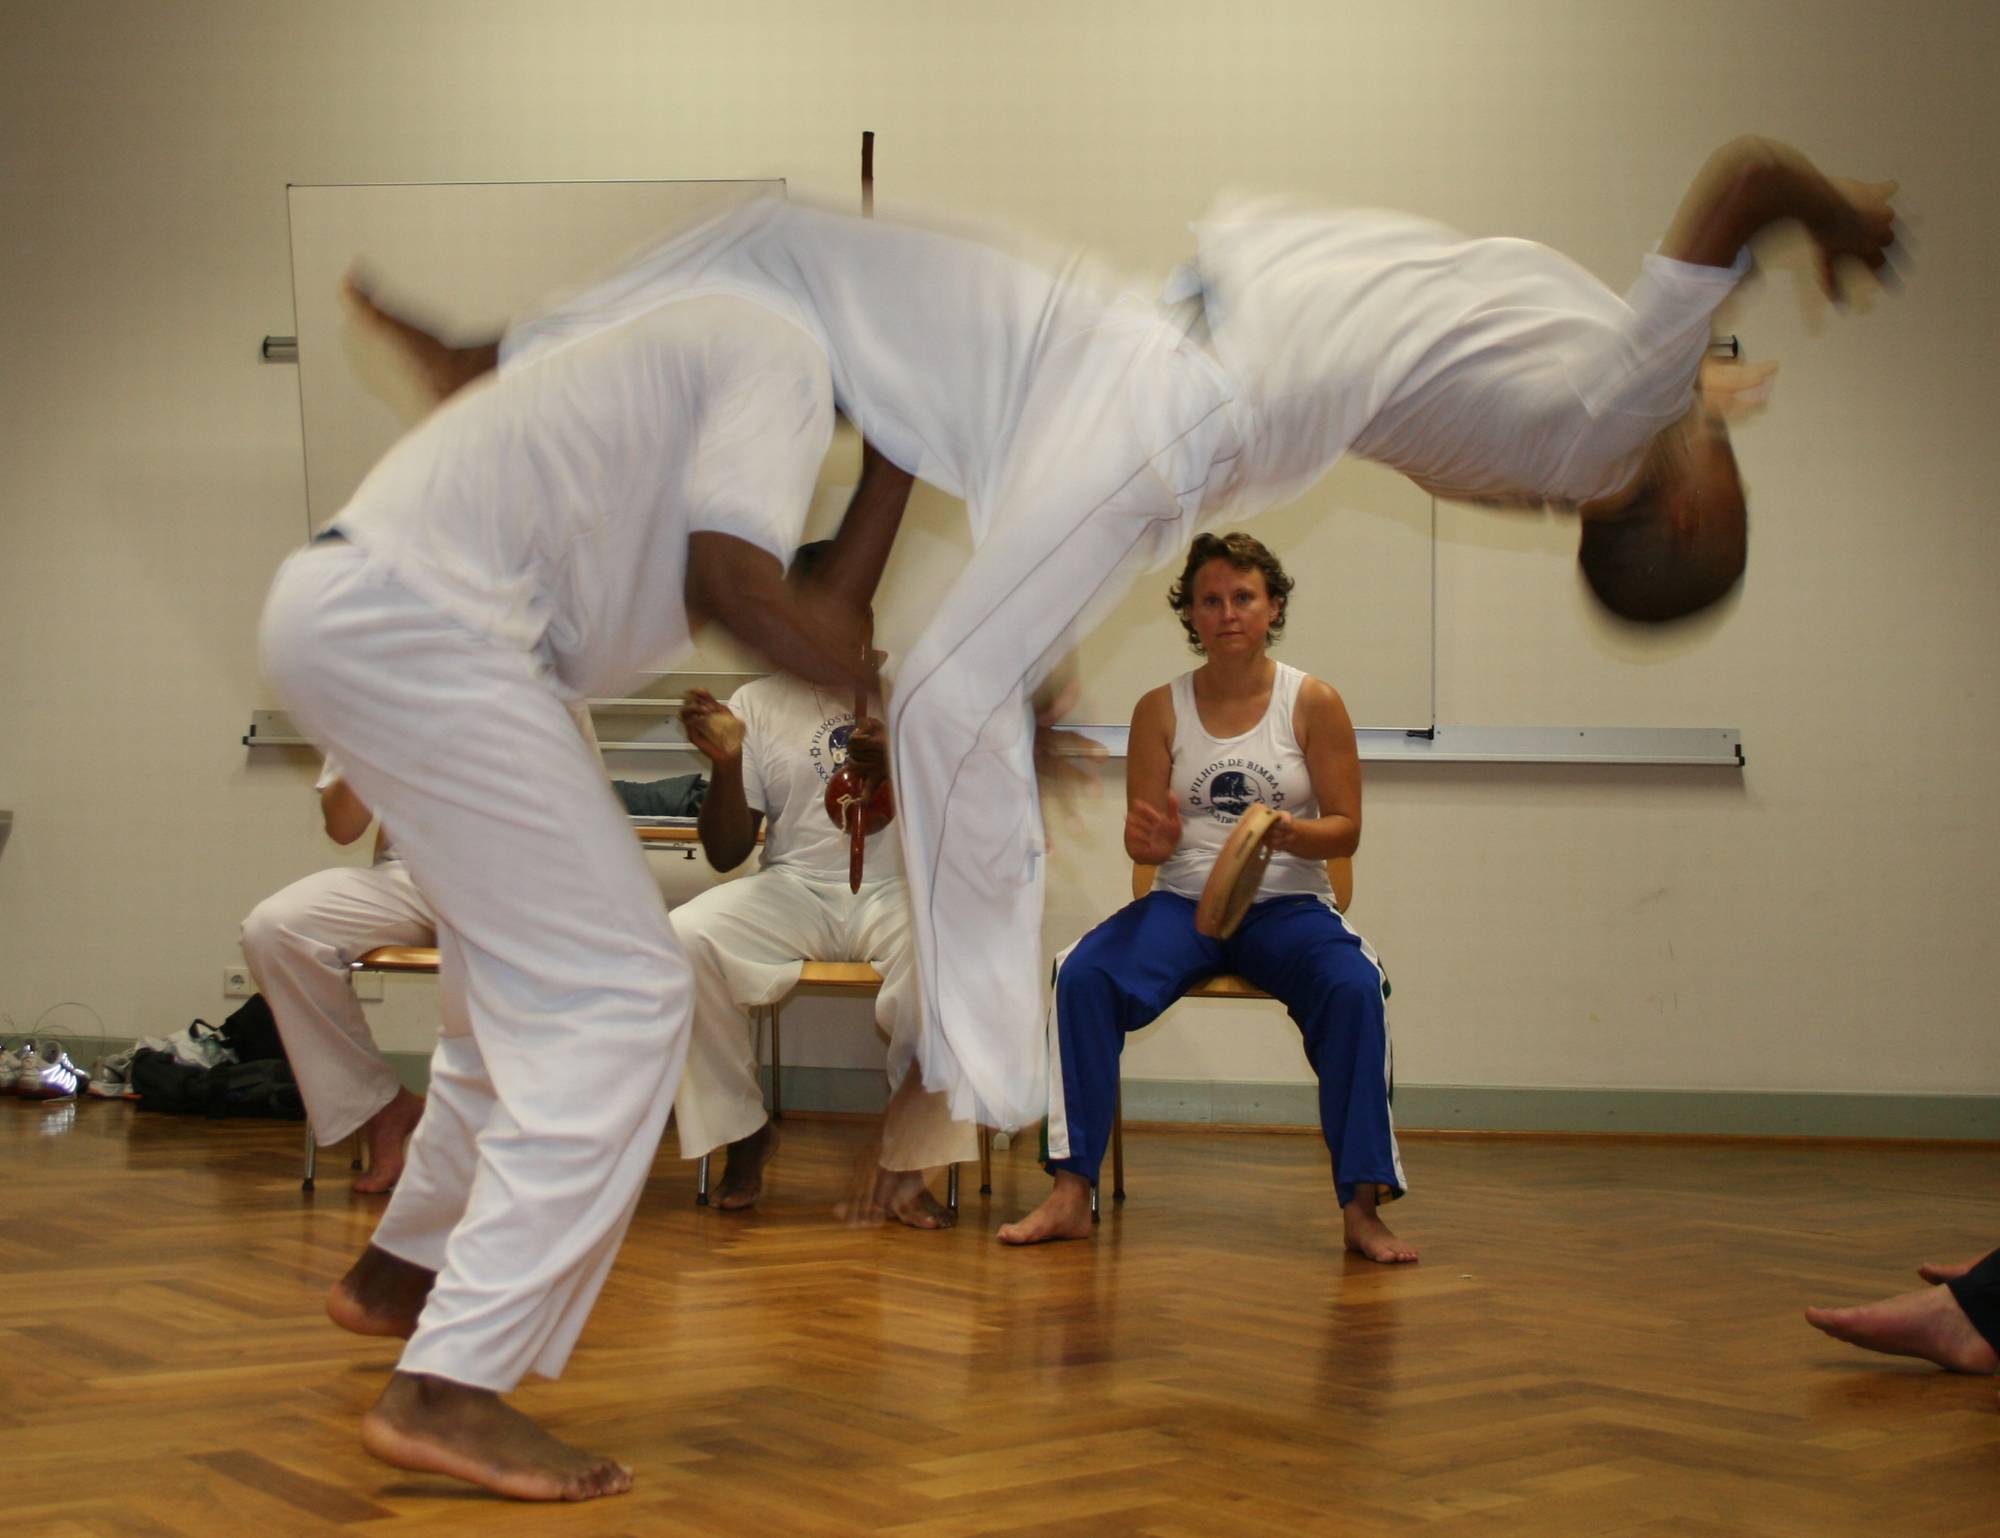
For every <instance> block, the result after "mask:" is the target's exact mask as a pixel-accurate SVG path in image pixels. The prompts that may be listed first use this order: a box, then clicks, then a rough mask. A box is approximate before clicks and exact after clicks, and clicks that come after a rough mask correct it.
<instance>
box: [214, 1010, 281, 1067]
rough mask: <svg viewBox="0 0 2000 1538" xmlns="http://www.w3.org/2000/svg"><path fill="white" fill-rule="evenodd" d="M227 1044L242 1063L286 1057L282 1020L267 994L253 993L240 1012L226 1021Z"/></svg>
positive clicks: (224, 1029)
mask: <svg viewBox="0 0 2000 1538" xmlns="http://www.w3.org/2000/svg"><path fill="white" fill-rule="evenodd" d="M222 1040H223V1044H224V1045H225V1046H227V1047H228V1048H229V1050H230V1051H232V1052H234V1053H235V1054H236V1061H237V1062H239V1063H264V1062H269V1061H271V1060H272V1059H274V1058H275V1059H277V1060H278V1061H279V1062H283V1061H285V1044H284V1042H283V1041H282V1040H281V1039H280V1038H279V1036H278V1022H277V1021H276V1020H275V1019H273V1018H272V1015H271V1006H270V1005H269V1004H267V1003H265V1002H264V995H263V994H261V993H253V994H251V995H250V997H249V998H247V999H245V1000H244V1001H243V1003H242V1004H241V1005H240V1006H238V1008H237V1010H236V1012H235V1013H234V1014H232V1015H231V1016H230V1017H229V1018H228V1019H227V1020H225V1021H223V1022H222Z"/></svg>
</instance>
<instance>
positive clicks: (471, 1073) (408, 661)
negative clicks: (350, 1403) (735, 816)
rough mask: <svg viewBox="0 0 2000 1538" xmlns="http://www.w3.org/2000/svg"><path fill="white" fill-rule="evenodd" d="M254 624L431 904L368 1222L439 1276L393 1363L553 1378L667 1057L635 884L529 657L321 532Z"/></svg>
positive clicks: (627, 1217) (678, 1015)
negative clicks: (430, 949)
mask: <svg viewBox="0 0 2000 1538" xmlns="http://www.w3.org/2000/svg"><path fill="white" fill-rule="evenodd" d="M261 639H262V646H263V654H264V666H265V670H266V673H267V676H268V677H269V678H270V679H271V681H272V683H273V684H274V685H276V686H277V688H278V689H279V691H280V692H281V694H282V695H283V697H284V699H285V702H286V704H287V706H288V707H289V708H290V710H291V711H292V713H293V715H294V717H295V718H296V719H297V720H298V721H299V723H300V724H301V725H302V726H303V727H304V728H305V729H306V732H307V734H308V735H309V736H311V737H312V738H313V740H314V741H315V742H317V743H319V744H320V745H321V746H322V747H323V748H325V749H326V750H328V751H330V752H332V753H333V754H335V755H336V756H337V757H338V758H339V759H340V761H341V763H342V765H343V767H344V768H345V769H346V771H347V777H348V780H349V782H350V783H351V784H352V785H353V787H354V789H355V792H356V793H357V794H358V795H359V796H360V797H361V799H362V800H363V801H364V802H366V803H367V804H368V805H369V806H371V807H373V808H374V809H375V810H376V811H377V813H379V814H380V815H381V817H382V819H383V821H384V822H386V823H387V824H388V825H389V826H391V827H393V828H394V829H395V830H396V838H397V847H398V848H399V849H400V850H401V852H402V854H403V858H404V859H405V860H406V861H407V862H408V864H409V866H410V870H411V873H412V875H413V876H414V877H415V878H416V880H417V881H418V883H419V884H420V885H421V886H422V888H423V890H424V892H425V893H426V894H427V895H428V896H429V897H430V899H431V901H432V902H433V904H434V905H435V907H436V910H437V915H438V949H439V951H440V960H441V967H440V971H441V983H442V989H443V993H444V995H445V1032H446V1035H445V1039H444V1040H442V1041H441V1042H440V1044H439V1047H438V1050H437V1054H436V1056H435V1058H434V1060H433V1064H432V1070H431V1093H430V1102H429V1105H428V1106H427V1107H426V1110H425V1113H424V1118H423V1121H422V1122H421V1123H420V1124H419V1126H418V1129H417V1134H416V1136H415V1137H414V1138H413V1139H412V1140H411V1143H410V1149H409V1159H408V1163H407V1165H406V1166H405V1169H404V1173H403V1177H402V1179H401V1180H400V1181H399V1182H398V1183H397V1186H396V1191H395V1195H394V1196H393V1197H392V1198H391V1200H390V1204H389V1210H388V1212H387V1213H386V1214H385V1216H384V1217H383V1219H382V1222H381V1225H380V1227H379V1228H378V1229H377V1230H376V1233H375V1243H376V1244H377V1245H378V1246H380V1247H381V1248H382V1249H384V1250H387V1251H388V1252H389V1253H391V1254H393V1255H397V1256H399V1257H401V1258H402V1259H404V1260H407V1261H410V1262H413V1263H414V1264H416V1265H420V1266H425V1267H429V1268H432V1269H434V1270H436V1272H437V1273H438V1277H437V1285H436V1286H435V1287H434V1288H433V1289H432V1292H431V1295H430V1299H429V1301H428V1302H427V1303H426V1304H425V1306H424V1311H423V1314H422V1316H421V1318H420V1319H419V1320H418V1323H417V1330H416V1333H415V1334H414V1335H413V1336H412V1337H411V1339H410V1342H409V1344H408V1346H407V1347H406V1348H405V1350H404V1352H403V1357H402V1361H401V1364H400V1365H401V1367H402V1369H403V1370H404V1371H406V1372H414V1373H430V1374H434V1375H436V1376H439V1377H442V1378H447V1379H450V1380H451V1381H453V1382H455V1383H463V1384H467V1385H470V1386H473V1387H476V1388H488V1389H495V1390H502V1391H504V1390H506V1389H510V1388H512V1387H513V1386H514V1385H515V1384H516V1383H517V1382H519V1381H520V1379H521V1378H522V1377H523V1376H524V1375H525V1374H527V1373H529V1372H538V1373H541V1374H543V1375H545V1376H551V1377H552V1376H554V1375H555V1374H556V1373H558V1372H559V1371H561V1369H562V1366H563V1364H564V1362H565V1361H566V1360H567V1359H568V1356H569V1352H570V1348H571V1347H572V1346H573V1345H574V1344H575V1342H576V1338H577V1335H578V1333H579V1332H580V1331H581V1330H582V1328H583V1323H584V1320H585V1319H586V1318H587V1317H588V1315H589V1313H590V1307H591V1304H592V1303H593V1302H594V1301H595V1299H596V1296H597V1293H598V1290H599V1288H601V1287H602V1285H603V1282H604V1278H605V1276H606V1274H607V1273H608V1272H609V1270H610V1268H611V1262H612V1260H613V1258H614V1257H615V1256H616V1254H617V1251H618V1245H619V1242H620V1241H621V1239H622V1238H623V1236H624V1233H625V1229H626V1226H627V1225H628V1224H629V1223H630V1222H631V1218H632V1211H633V1208H634V1206H635V1205H636V1204H637V1202H638V1199H639V1192H640V1188H641V1187H642V1185H643V1184H644V1182H645V1179H646V1174H647V1171H648V1170H649V1168H650V1167H651V1165H652V1161H653V1154H654V1151H655V1148H656V1147H657V1145H658V1142H659V1138H660V1133H661V1131H662V1129H663V1127H664V1125H665V1123H666V1118H667V1111H668V1108H669V1106H670V1104H671V1102H672V1099H673V1091H674V1085H675V1083H676V1082H677V1080H678V1078H679V1075H680V1070H681V1063H682V1059H683V1058H684V1056H685V1055H686V1051H687V1020H688V1012H689V1004H690V999H691V992H692V990H691V988H690V985H689V980H688V970H687V963H686V959H685V958H684V957H683V955H682V954H681V951H680V948H679V946H677V945H676V944H675V942H674V938H673V935H672V932H671V931H670V930H669V928H668V926H667V917H666V910H665V907H664V905H663V904H662V903H661V901H660V894H659V889H658V887H657V886H655V885H654V882H653V878H652V876H651V874H650V873H649V872H648V870H647V868H646V862H645V857H644V856H643V854H642V853H641V852H640V848H639V842H638V840H637V839H635V838H633V836H632V829H631V824H630V822H629V821H628V820H627V819H626V816H625V814H624V811H623V809H622V808H621V807H620V806H619V805H618V802H617V799H616V797H615V796H614V795H613V794H612V791H611V787H610V785H609V784H608V783H607V782H606V781H605V778H604V773H603V770H602V768H601V767H600V766H599V764H598V763H597V760H596V759H595V758H594V757H593V756H592V754H591V752H590V749H589V748H588V746H586V744H585V743H584V741H583V739H582V737H581V736H579V735H578V733H577V729H576V724H575V722H574V721H573V720H572V719H571V717H570V715H569V713H568V711H567V710H566V709H565V707H564V705H563V703H562V701H561V699H560V698H559V696H558V692H557V690H556V688H555V687H554V685H553V682H552V680H551V678H550V676H549V675H548V673H547V672H546V670H545V668H544V667H543V665H542V663H541V661H540V659H538V658H537V657H536V656H535V655H533V654H531V653H529V652H527V651H524V650H522V649H520V648H519V647H515V646H510V645H507V644H505V643H502V642H498V641H495V640H493V639H491V638H489V637H486V636H483V635H480V634H477V633H475V632H473V631H471V630H468V629H466V628H465V627H464V626H462V625H460V624H458V623H457V622H456V621H454V620H451V619H449V618H447V617H445V616H444V615H443V614H441V613H439V612H438V611H437V610H436V609H435V608H433V607H432V606H431V605H429V604H427V603H426V602H424V601H423V600H422V599H419V598H417V597H416V596H414V595H413V594H412V593H411V592H410V591H409V590H408V589H407V588H405V587H404V586H403V585H402V584H401V583H400V582H398V581H397V580H396V579H395V578H394V577H393V576H391V575H389V574H388V573H387V572H386V571H385V570H384V569H382V568H381V567H379V566H377V565H373V564H371V562H370V561H369V559H368V557H367V556H366V555H365V554H364V553H363V552H362V551H360V550H359V549H357V548H355V547H353V546H351V545H346V544H340V543H334V544H327V545H317V546H314V547H311V548H309V549H307V550H304V551H301V552H299V553H298V554H297V555H294V556H293V557H292V558H291V559H290V560H288V561H287V562H286V563H285V565H284V567H283V568H282V569H281V570H280V571H279V573H278V577H277V580H276V581H275V582H274V583H273V584H272V589H271V596H270V599H269V601H268V603H267V604H266V607H265V611H264V622H263V630H262V637H261ZM455 1006H456V1007H455Z"/></svg>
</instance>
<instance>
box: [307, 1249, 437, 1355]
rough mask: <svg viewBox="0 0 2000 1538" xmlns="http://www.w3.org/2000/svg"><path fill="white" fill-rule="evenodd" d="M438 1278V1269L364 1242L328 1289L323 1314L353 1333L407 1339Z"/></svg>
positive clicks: (413, 1330)
mask: <svg viewBox="0 0 2000 1538" xmlns="http://www.w3.org/2000/svg"><path fill="white" fill-rule="evenodd" d="M436 1284H437V1272H435V1271H431V1270H427V1269H425V1268H424V1267H423V1266H420V1265H416V1264H415V1263H413V1262H411V1261H407V1260H403V1259H401V1258H400V1257H398V1256H395V1255H391V1254H390V1253H389V1252H388V1251H387V1250H382V1249H377V1248H376V1247H375V1246H374V1245H372V1244H371V1245H369V1246H368V1248H367V1249H365V1250H363V1251H362V1252H361V1258H360V1259H359V1260H357V1261H355V1263H354V1264H353V1265H352V1266H349V1267H348V1269H347V1275H345V1276H343V1277H342V1278H341V1279H340V1280H339V1281H337V1282H335V1283H334V1284H333V1286H332V1287H331V1288H330V1289H328V1291H327V1295H326V1317H327V1318H329V1319H331V1320H332V1321H333V1322H334V1323H335V1324H337V1325H339V1326H340V1327H341V1328H342V1329H343V1330H351V1331H352V1332H353V1333H354V1334H356V1335H393V1336H395V1337H396V1338H397V1339H399V1340H408V1339H409V1338H410V1337H411V1336H412V1335H413V1334H415V1333H416V1329H417V1315H419V1314H421V1313H422V1312H423V1311H424V1300H425V1299H427V1298H428V1297H430V1295H431V1288H432V1287H434V1286H435V1285H436Z"/></svg>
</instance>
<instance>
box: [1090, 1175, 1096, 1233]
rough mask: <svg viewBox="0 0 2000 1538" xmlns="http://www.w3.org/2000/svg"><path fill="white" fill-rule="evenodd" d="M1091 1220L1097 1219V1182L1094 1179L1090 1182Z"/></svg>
mask: <svg viewBox="0 0 2000 1538" xmlns="http://www.w3.org/2000/svg"><path fill="white" fill-rule="evenodd" d="M1090 1221H1091V1222H1093V1223H1095V1222H1096V1221H1097V1182H1096V1181H1094V1180H1093V1181H1091V1183H1090Z"/></svg>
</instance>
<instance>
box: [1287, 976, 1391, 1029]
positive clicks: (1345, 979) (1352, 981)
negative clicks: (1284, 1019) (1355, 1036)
mask: <svg viewBox="0 0 2000 1538" xmlns="http://www.w3.org/2000/svg"><path fill="white" fill-rule="evenodd" d="M1286 1004H1287V1007H1288V1008H1289V1009H1290V1010H1291V1013H1292V1017H1293V1018H1294V1019H1295V1020H1297V1021H1298V1022H1299V1024H1300V1025H1301V1027H1303V1028H1304V1029H1306V1030H1307V1031H1309V1032H1312V1031H1319V1032H1325V1031H1328V1030H1332V1031H1339V1032H1343V1033H1359V1032H1367V1031H1373V1032H1374V1033H1375V1034H1377V1035H1379V1034H1381V1032H1382V1030H1383V1012H1382V980H1381V978H1380V977H1379V976H1378V975H1377V974H1376V972H1375V970H1374V969H1373V968H1372V967H1369V966H1367V965H1365V964H1364V965H1362V966H1360V967H1354V966H1347V965H1338V966H1329V967H1319V968H1315V969H1314V970H1313V971H1312V972H1311V973H1310V974H1309V975H1308V976H1307V978H1306V979H1305V981H1304V982H1303V983H1302V984H1301V985H1300V987H1299V988H1298V989H1297V991H1296V992H1295V993H1294V994H1293V995H1292V997H1291V998H1289V999H1288V1000H1286Z"/></svg>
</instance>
